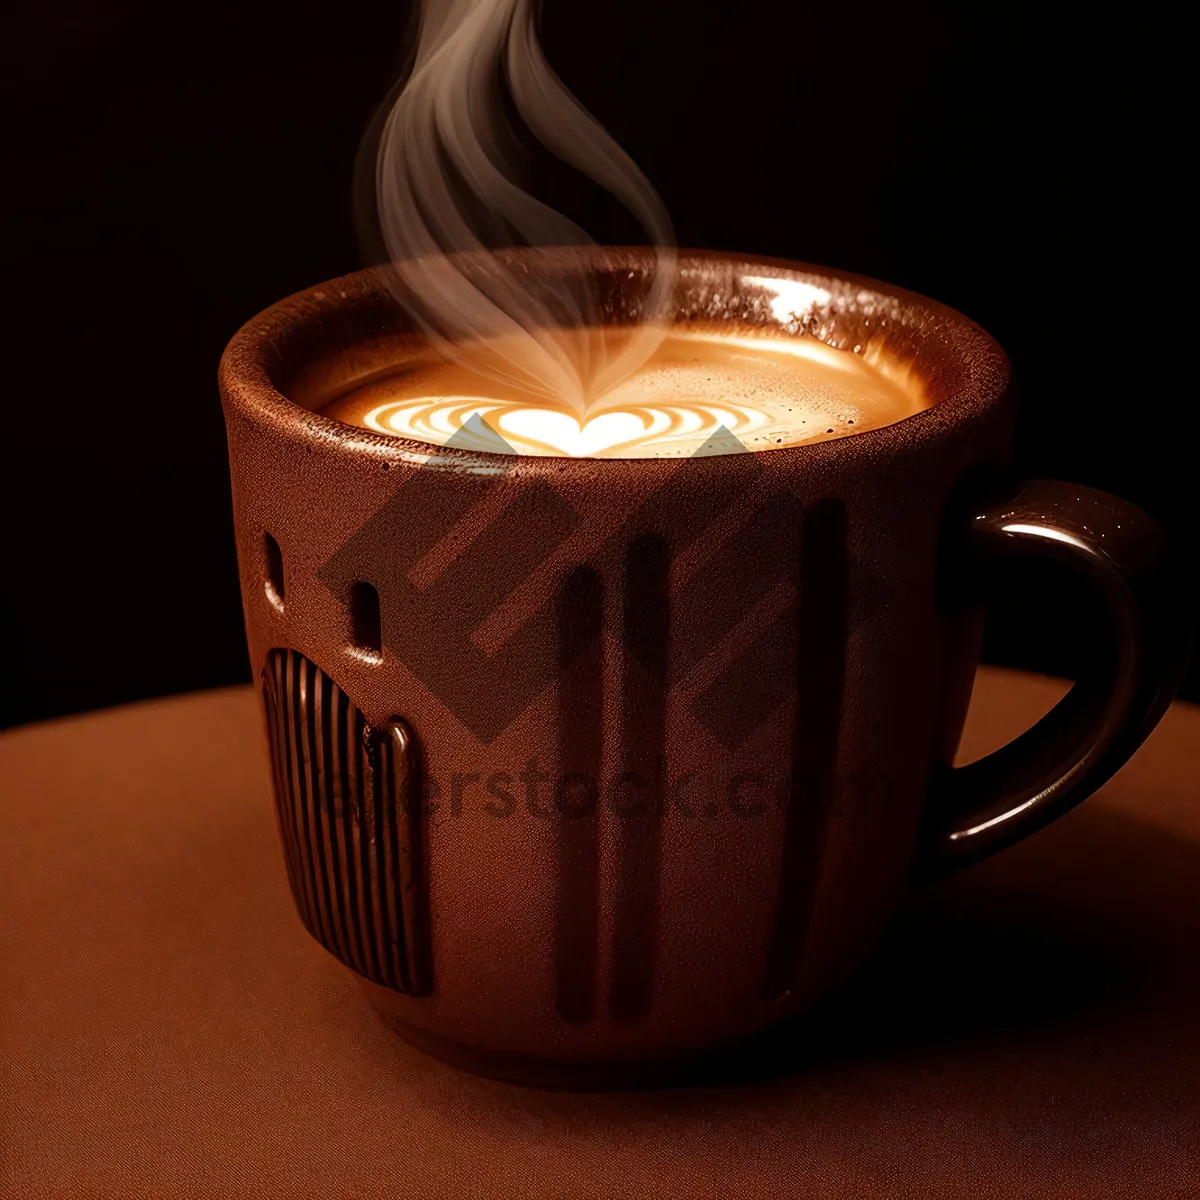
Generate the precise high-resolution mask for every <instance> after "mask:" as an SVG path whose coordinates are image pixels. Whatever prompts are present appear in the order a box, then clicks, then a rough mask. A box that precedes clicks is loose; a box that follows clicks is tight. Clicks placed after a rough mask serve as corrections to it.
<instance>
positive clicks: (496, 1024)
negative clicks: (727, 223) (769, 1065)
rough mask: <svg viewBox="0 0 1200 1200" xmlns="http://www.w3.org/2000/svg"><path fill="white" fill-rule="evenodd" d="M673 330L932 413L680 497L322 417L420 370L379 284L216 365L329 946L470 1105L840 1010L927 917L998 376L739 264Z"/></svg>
mask: <svg viewBox="0 0 1200 1200" xmlns="http://www.w3.org/2000/svg"><path fill="white" fill-rule="evenodd" d="M644 266H645V260H644V258H643V257H642V256H641V255H639V254H638V253H637V252H635V251H627V252H626V251H613V250H605V251H597V252H594V253H593V254H591V255H587V256H583V257H581V258H580V263H579V267H578V269H586V270H588V271H590V272H593V273H599V274H602V275H603V274H604V273H606V272H607V273H609V274H610V275H611V277H612V278H613V279H614V280H618V279H619V278H621V277H622V276H626V275H629V274H630V272H637V271H639V270H642V269H644ZM781 297H782V299H781ZM678 320H679V322H680V323H687V322H695V323H704V324H706V325H711V324H713V323H718V324H719V323H721V322H737V323H738V324H739V326H750V327H752V328H754V329H760V330H761V331H763V332H767V333H771V334H775V335H778V334H783V335H785V336H787V335H789V334H790V335H791V336H796V337H819V338H821V339H822V340H824V341H826V342H828V343H830V344H833V345H837V346H839V347H842V348H844V349H846V350H847V351H848V352H851V353H854V352H858V353H863V354H867V355H872V354H879V355H883V356H886V357H887V358H888V360H889V361H892V362H894V363H898V364H901V366H902V367H903V369H905V370H907V371H910V372H912V374H913V377H914V378H915V379H917V380H919V382H920V386H923V387H924V388H925V389H926V390H927V392H928V395H929V398H930V399H931V400H932V401H933V404H932V406H931V407H930V408H928V409H927V410H925V411H923V412H921V413H919V414H918V415H916V416H913V417H910V418H908V419H906V420H903V421H901V422H898V423H896V424H894V425H891V426H887V427H885V428H883V429H878V430H874V431H870V432H865V433H861V434H856V435H853V436H850V437H845V438H840V439H837V440H833V441H827V442H822V443H818V444H810V445H801V446H796V447H790V448H780V449H777V450H770V451H766V452H759V453H733V454H714V455H711V456H699V457H695V458H691V459H687V460H682V461H670V460H663V459H643V460H629V459H623V460H597V459H567V458H534V457H517V456H512V455H504V454H488V453H481V452H478V451H466V450H453V449H437V448H434V447H430V446H428V445H422V444H418V443H415V442H406V441H403V440H401V439H398V438H391V437H384V436H381V435H376V434H373V433H371V432H368V431H364V430H361V429H355V428H351V427H349V426H345V425H342V424H339V423H338V422H335V421H331V420H328V419H326V418H324V417H322V416H321V415H320V414H319V413H318V412H316V411H313V410H314V409H315V408H316V407H318V406H319V405H320V404H321V403H323V402H325V401H327V400H329V399H331V398H332V397H333V395H335V394H336V392H337V389H338V388H339V387H342V386H345V384H346V383H347V381H352V380H354V379H360V378H362V377H363V376H364V375H366V374H369V373H370V371H372V370H373V369H375V368H376V367H377V366H378V365H379V362H380V361H381V357H386V356H387V355H388V354H390V353H394V338H395V337H397V336H403V334H404V326H403V318H402V316H401V315H400V314H399V313H398V312H397V311H396V310H395V309H394V307H393V305H392V303H391V301H390V300H389V298H388V297H387V294H386V292H385V291H384V290H383V289H381V288H380V287H379V286H378V285H377V283H376V282H375V280H374V279H373V277H372V276H371V275H370V274H369V273H365V272H364V273H362V274H360V275H356V276H350V277H348V278H346V279H343V280H339V281H335V282H333V283H330V284H326V285H324V286H322V287H320V288H316V289H313V290H312V291H309V292H306V293H302V294H301V295H299V296H296V297H292V298H291V299H289V300H287V301H284V302H282V303H281V304H279V305H277V306H275V307H274V308H273V309H270V310H268V311H267V312H266V313H264V314H262V315H260V316H259V317H257V318H255V320H253V321H251V322H250V323H249V324H248V325H247V326H246V327H245V328H244V329H243V330H242V331H241V332H240V333H239V334H238V335H237V337H236V338H235V339H234V341H233V342H232V343H231V345H230V348H229V350H228V351H227V352H226V356H225V359H224V360H223V363H222V373H221V383H222V395H223V399H224V403H225V410H226V419H227V427H228V435H229V453H230V464H231V471H232V478H233V493H234V512H235V521H236V527H237V540H238V555H239V564H240V571H241V582H242V591H243V597H244V603H245V613H246V627H247V635H248V639H249V645H250V652H251V661H252V665H253V669H254V672H255V675H256V677H257V679H258V680H259V685H260V687H261V690H262V695H263V701H264V710H265V714H266V726H267V732H268V738H267V740H268V746H269V751H270V757H271V764H272V776H273V782H274V789H275V803H276V810H277V814H278V818H279V827H280V834H281V842H282V845H283V848H284V859H285V865H286V869H287V872H288V877H289V881H290V884H291V887H292V891H293V894H294V896H295V899H296V902H297V906H298V909H299V911H300V915H301V917H302V919H303V921H304V923H305V925H306V926H307V928H308V929H309V931H310V932H311V933H312V934H313V936H314V937H315V938H317V940H318V941H320V942H321V944H322V945H323V946H325V948H326V949H327V950H329V951H330V952H331V953H332V954H333V955H335V956H336V957H337V958H338V959H339V960H340V961H341V962H342V963H344V964H345V965H346V966H347V967H348V968H350V969H351V970H353V971H354V972H356V974H357V975H358V976H359V977H360V978H361V980H362V981H363V983H364V986H365V987H366V989H367V990H368V992H369V993H370V994H371V997H372V999H373V1001H374V1002H375V1003H376V1005H377V1006H378V1007H379V1008H380V1009H381V1010H383V1011H385V1012H386V1013H387V1014H388V1016H389V1018H390V1019H391V1020H392V1021H393V1022H394V1023H395V1024H396V1026H397V1028H399V1029H400V1031H401V1032H402V1033H404V1034H405V1036H407V1037H409V1038H410V1039H412V1040H414V1041H416V1042H418V1043H419V1044H421V1045H424V1046H426V1047H428V1048H431V1049H433V1050H434V1051H435V1052H437V1053H440V1054H442V1055H443V1056H445V1057H448V1058H452V1059H455V1060H456V1061H459V1062H462V1063H465V1064H466V1065H469V1066H473V1067H475V1068H477V1069H480V1070H484V1071H489V1072H492V1073H499V1074H503V1075H507V1076H510V1077H517V1078H529V1079H537V1080H551V1081H554V1082H560V1083H567V1084H570V1083H572V1082H587V1081H588V1080H589V1079H591V1078H592V1076H593V1075H594V1074H595V1073H596V1072H597V1071H599V1072H601V1073H609V1072H612V1071H614V1070H619V1069H621V1068H625V1067H628V1068H630V1069H631V1070H634V1071H637V1070H640V1069H642V1068H645V1067H652V1066H653V1064H655V1063H659V1062H677V1061H679V1060H680V1059H683V1058H686V1057H687V1056H689V1055H693V1054H695V1053H697V1052H698V1051H701V1050H704V1049H706V1048H709V1047H713V1046H716V1045H720V1044H722V1043H726V1042H729V1041H730V1040H732V1039H738V1038H742V1037H745V1036H747V1035H750V1034H753V1033H755V1032H757V1031H758V1030H760V1029H762V1028H763V1027H765V1026H766V1025H768V1024H770V1023H772V1022H774V1021H776V1020H778V1019H780V1018H783V1017H785V1016H788V1015H790V1014H792V1013H795V1012H796V1011H798V1010H799V1009H801V1008H803V1007H804V1006H806V1005H808V1004H810V1003H811V1002H812V1001H813V1000H814V998H816V997H817V996H819V995H820V994H821V993H823V992H825V991H826V990H827V989H829V988H830V987H832V986H833V985H835V984H836V983H837V982H838V981H839V980H841V979H842V978H844V977H845V975H846V974H847V973H848V972H849V971H851V970H852V969H853V968H854V967H855V965H856V964H857V963H858V962H860V961H861V959H862V958H863V956H864V955H865V954H866V953H867V952H868V951H869V950H870V948H871V946H872V944H873V943H874V942H875V940H876V939H877V938H878V936H879V934H880V932H881V930H882V929H883V927H884V926H885V924H886V922H887V920H888V917H889V915H890V913H891V912H892V910H893V909H894V906H895V904H896V902H897V900H898V898H899V897H900V896H901V895H902V894H903V891H904V889H905V887H906V883H907V878H908V875H909V871H910V866H911V862H912V857H913V852H914V848H915V846H916V840H917V836H918V830H919V827H920V823H921V817H922V809H923V805H924V800H925V795H926V790H927V786H928V782H929V779H930V776H931V773H932V772H933V771H935V770H936V769H937V768H938V767H939V766H940V765H942V764H945V763H947V762H949V760H950V759H951V758H952V756H953V753H954V750H955V747H956V743H957V740H958V736H959V733H960V731H961V727H962V722H963V718H964V715H965V710H966V705H967V701H968V699H969V695H970V687H971V681H972V678H973V675H974V671H975V666H976V663H977V656H978V635H979V614H978V612H975V611H966V612H961V611H955V610H954V608H953V607H952V606H951V605H950V604H949V603H947V600H946V592H945V588H944V587H943V578H944V576H945V573H946V571H947V570H948V569H950V568H952V566H953V561H952V560H953V556H954V547H953V544H952V539H951V540H948V534H947V531H948V529H949V528H950V527H951V526H952V525H953V515H954V512H955V511H956V503H957V498H958V497H960V496H961V495H962V494H963V489H964V488H966V489H970V488H972V487H974V486H976V484H977V482H978V481H979V480H980V479H981V478H985V477H986V476H987V475H988V474H990V473H992V472H996V471H999V470H1001V469H1003V467H1004V465H1005V462H1006V458H1007V455H1008V449H1009V444H1010V438H1011V428H1012V420H1013V402H1012V396H1011V393H1010V389H1009V383H1008V379H1009V377H1008V369H1007V363H1006V361H1005V359H1004V357H1003V355H1002V353H1001V352H1000V350H999V349H998V347H996V345H995V344H994V343H993V342H992V341H991V340H990V339H989V338H988V337H987V335H986V334H984V333H983V332H982V331H980V330H979V329H978V328H977V327H975V326H974V325H972V324H971V323H970V322H969V321H967V320H966V319H965V318H963V317H961V316H959V315H958V314H956V313H953V312H952V311H950V310H948V309H946V308H944V307H942V306H940V305H937V304H934V303H933V302H931V301H928V300H925V299H922V298H920V297H916V296H913V295H911V294H908V293H904V292H901V291H899V290H897V289H893V288H889V287H886V286H884V285H880V284H877V283H873V282H870V281H866V280H861V279H857V278H853V277H848V276H831V275H829V274H828V273H823V272H821V271H818V270H813V269H808V268H804V267H799V266H795V265H790V264H781V263H777V262H769V261H763V260H753V261H748V260H740V259H734V258H730V257H727V256H718V255H692V256H683V258H682V260H681V275H680V288H679V313H678ZM856 347H857V351H856V349H855V348H856Z"/></svg>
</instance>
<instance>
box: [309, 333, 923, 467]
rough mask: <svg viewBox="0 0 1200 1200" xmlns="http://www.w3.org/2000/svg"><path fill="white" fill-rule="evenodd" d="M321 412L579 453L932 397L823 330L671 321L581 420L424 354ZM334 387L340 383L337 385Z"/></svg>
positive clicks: (636, 451)
mask: <svg viewBox="0 0 1200 1200" xmlns="http://www.w3.org/2000/svg"><path fill="white" fill-rule="evenodd" d="M337 391H338V392H339V393H340V394H339V395H337V398H336V399H334V400H333V401H332V402H327V403H325V404H324V405H323V406H322V408H321V411H322V412H323V413H324V414H325V415H326V416H330V417H334V418H335V419H337V420H339V421H343V422H346V423H347V424H351V425H358V426H361V427H362V428H365V429H372V430H375V431H377V432H379V433H385V434H392V435H394V436H397V437H402V438H408V439H412V440H414V441H418V442H426V443H431V444H433V445H445V444H446V443H447V442H452V444H453V445H455V446H463V447H467V448H470V447H472V446H474V447H475V448H479V449H490V450H495V449H504V447H503V446H502V445H501V444H500V443H499V442H498V441H497V439H496V435H497V434H498V435H499V437H500V438H502V439H503V440H504V442H505V443H507V446H508V448H509V450H510V451H511V452H513V453H517V454H537V455H559V456H567V457H572V458H663V457H682V456H688V455H692V454H695V453H696V452H697V451H702V452H704V453H728V452H733V451H737V450H738V449H739V448H742V449H746V450H772V449H778V448H781V447H784V446H793V445H797V444H799V443H802V442H813V441H823V440H828V439H830V438H835V437H845V436H847V435H848V434H853V433H859V432H862V431H864V430H869V429H877V428H879V427H880V426H883V425H890V424H892V423H893V422H895V421H899V420H903V419H904V418H905V417H907V416H911V415H912V414H913V413H916V412H918V411H920V410H921V409H922V408H924V407H926V404H925V401H924V399H923V396H922V395H921V390H920V388H919V387H917V386H916V385H915V384H914V382H913V381H912V380H911V379H909V378H907V377H906V376H905V373H904V372H903V371H901V370H898V369H896V368H895V367H893V366H890V365H889V364H887V363H880V362H869V361H866V360H865V359H864V357H862V356H858V355H855V354H852V353H849V352H847V351H842V350H836V349H833V348H831V347H829V346H827V345H825V344H824V343H822V342H819V341H817V340H815V339H813V338H805V337H801V338H789V337H783V336H764V335H761V334H754V333H751V332H750V331H746V333H745V334H744V335H738V334H732V333H719V334H718V333H694V332H683V331H676V332H673V333H671V334H670V335H669V336H668V337H667V338H666V339H665V340H664V341H663V343H662V345H661V346H660V347H659V348H658V350H657V351H656V352H655V354H654V355H653V357H652V358H651V359H650V360H649V361H648V362H647V363H646V364H645V365H644V366H643V367H641V368H640V369H639V370H638V371H636V372H635V373H634V374H633V375H632V376H630V377H629V378H627V379H626V380H624V381H623V382H622V383H620V384H619V385H618V386H617V387H615V388H613V389H612V390H611V391H609V392H607V393H606V394H605V395H603V396H602V397H600V398H599V399H598V400H597V401H596V403H595V404H594V405H593V406H592V408H591V409H590V410H589V411H588V413H587V414H586V416H584V417H583V418H582V419H581V418H580V417H579V416H578V415H577V414H576V413H575V412H574V411H572V410H570V409H569V408H568V407H566V406H565V405H559V404H556V403H554V402H553V401H552V400H550V399H546V398H542V397H536V396H532V395H530V394H529V393H528V392H526V391H522V390H520V389H518V388H516V387H508V386H506V385H505V384H503V383H498V382H496V381H494V380H492V379H488V378H485V377H483V376H481V375H477V374H475V373H474V372H472V371H471V370H470V369H468V368H466V367H462V366H458V365H454V364H450V363H446V362H443V361H441V360H439V359H436V358H434V357H432V356H431V355H429V354H428V353H426V354H424V355H422V354H421V353H420V352H419V350H413V349H412V348H411V347H410V349H409V351H408V353H407V354H405V355H402V356H400V357H399V358H398V359H395V360H393V363H392V364H391V365H384V366H382V367H379V366H376V367H374V368H372V369H371V370H370V371H368V372H365V373H362V374H360V375H359V376H358V377H357V378H354V379H352V380H348V381H346V382H344V383H343V384H342V385H341V386H340V387H339V388H338V389H337ZM326 394H327V395H328V394H329V393H328V392H326Z"/></svg>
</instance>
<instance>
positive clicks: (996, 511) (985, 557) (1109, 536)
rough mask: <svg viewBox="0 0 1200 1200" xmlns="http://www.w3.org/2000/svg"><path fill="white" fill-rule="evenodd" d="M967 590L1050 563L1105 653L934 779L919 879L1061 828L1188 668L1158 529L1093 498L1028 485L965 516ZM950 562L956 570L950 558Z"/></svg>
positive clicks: (1188, 630)
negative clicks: (986, 748)
mask: <svg viewBox="0 0 1200 1200" xmlns="http://www.w3.org/2000/svg"><path fill="white" fill-rule="evenodd" d="M966 538H967V545H966V556H967V563H968V573H969V580H970V582H969V585H968V586H969V587H970V588H971V590H972V591H973V592H975V594H976V595H978V594H979V592H980V591H982V593H983V594H984V595H985V596H986V594H987V592H988V591H989V590H991V588H992V585H994V581H995V580H996V578H997V577H998V574H999V573H1000V572H1003V571H1005V570H1008V569H1010V568H1011V567H1012V566H1013V565H1014V564H1017V563H1021V564H1031V563H1033V564H1036V563H1039V562H1041V563H1045V562H1056V563H1059V564H1063V565H1065V566H1066V567H1067V568H1068V569H1070V570H1071V571H1073V572H1074V573H1075V574H1077V575H1079V576H1081V577H1082V578H1083V579H1085V580H1086V581H1087V582H1088V584H1089V585H1090V586H1091V587H1092V588H1093V589H1095V590H1096V591H1097V592H1098V594H1099V596H1100V598H1101V600H1102V601H1103V604H1104V608H1105V609H1106V611H1107V613H1108V615H1109V617H1110V619H1111V623H1112V628H1111V638H1112V649H1113V650H1114V651H1115V653H1112V654H1109V655H1104V654H1101V655H1099V656H1096V658H1095V659H1093V658H1091V657H1090V656H1089V661H1088V664H1087V667H1086V669H1085V670H1084V671H1083V672H1082V673H1081V678H1080V679H1079V680H1078V681H1077V682H1076V683H1075V685H1074V686H1073V687H1072V688H1071V690H1070V691H1069V692H1068V693H1067V694H1066V695H1065V696H1064V697H1063V698H1062V700H1060V701H1059V703H1058V704H1057V705H1055V707H1054V708H1053V709H1051V710H1050V712H1048V713H1047V714H1046V715H1045V716H1044V717H1042V719H1041V720H1040V721H1038V722H1037V723H1036V724H1035V725H1034V726H1033V727H1032V728H1031V729H1029V730H1027V731H1026V732H1025V733H1023V734H1022V735H1021V736H1020V737H1019V738H1017V739H1016V740H1015V741H1012V742H1010V743H1009V744H1008V745H1006V746H1004V747H1002V748H1001V749H999V750H997V751H995V752H994V753H992V754H989V755H987V756H986V757H985V758H981V759H980V760H979V761H978V762H973V763H971V764H970V765H968V766H965V767H953V768H940V770H939V773H938V774H937V775H936V776H935V779H934V780H933V786H932V789H931V794H930V799H929V803H928V806H927V808H926V820H925V827H924V830H923V838H922V844H921V848H920V850H919V852H918V857H917V870H918V873H920V874H924V875H942V874H946V873H948V872H950V871H956V870H959V869H960V868H962V867H966V866H970V865H971V864H972V863H976V862H979V861H980V860H981V859H983V858H987V857H988V856H989V855H992V854H995V853H996V852H997V851H998V850H1003V849H1005V848H1006V847H1008V846H1011V845H1012V844H1013V843H1014V842H1018V841H1020V840H1021V839H1022V838H1025V837H1028V836H1029V835H1030V834H1031V833H1035V832H1037V830H1039V829H1041V828H1043V827H1044V826H1046V825H1048V824H1049V823H1050V822H1051V821H1053V820H1055V819H1056V818H1058V817H1061V816H1062V815H1063V813H1065V812H1068V811H1069V810H1070V809H1072V808H1074V807H1075V805H1077V804H1078V803H1080V801H1082V800H1084V799H1086V798H1087V797H1088V796H1090V795H1091V794H1092V792H1094V791H1095V790H1096V789H1097V788H1099V787H1100V786H1101V785H1102V784H1103V783H1105V782H1106V781H1107V780H1108V779H1109V778H1110V777H1111V776H1112V775H1113V774H1114V773H1115V772H1116V771H1117V770H1118V769H1119V768H1120V767H1121V766H1123V765H1124V763H1125V762H1126V761H1127V760H1128V759H1129V758H1130V756H1131V755H1132V754H1133V753H1134V751H1136V750H1137V748H1138V747H1139V746H1140V745H1141V744H1142V742H1143V741H1145V740H1146V738H1147V736H1148V735H1149V734H1150V731H1151V730H1152V729H1153V728H1154V726H1155V725H1156V724H1157V723H1158V720H1159V718H1160V717H1161V716H1162V715H1163V713H1164V712H1165V711H1166V709H1167V706H1168V705H1169V704H1170V702H1171V698H1172V696H1173V695H1174V693H1175V689H1176V688H1177V687H1178V686H1179V682H1180V680H1181V678H1182V676H1183V672H1184V669H1185V667H1186V665H1187V660H1188V651H1189V647H1190V642H1191V635H1192V629H1193V624H1194V613H1193V608H1192V605H1191V603H1190V600H1191V597H1190V593H1191V588H1190V587H1189V586H1187V583H1188V581H1187V580H1186V579H1185V577H1184V573H1183V571H1182V570H1181V568H1180V564H1179V563H1178V562H1177V561H1175V560H1174V559H1173V557H1172V555H1171V554H1170V552H1169V550H1168V546H1167V539H1166V536H1165V535H1164V533H1163V531H1162V529H1161V528H1160V527H1159V525H1158V524H1156V523H1155V522H1154V521H1153V520H1152V519H1151V518H1150V517H1148V516H1147V515H1146V514H1145V513H1144V512H1142V511H1141V509H1138V508H1135V507H1134V506H1133V505H1132V504H1128V503H1126V502H1125V501H1124V500H1119V499H1117V498H1116V497H1115V496H1110V495H1108V494H1107V493H1106V492H1100V491H1096V490H1094V489H1092V488H1085V487H1079V486H1075V485H1073V484H1065V483H1056V482H1053V481H1049V480H1036V481H1033V482H1030V483H1025V484H1022V485H1021V486H1020V487H1019V488H1018V489H1017V491H1016V494H1015V495H1014V496H1012V498H1011V499H1008V500H1005V501H1003V502H1001V503H997V504H992V505H990V506H988V507H986V508H983V509H981V510H977V511H976V512H975V515H974V517H973V519H971V520H970V523H969V527H968V531H967V535H966ZM960 561H961V560H960Z"/></svg>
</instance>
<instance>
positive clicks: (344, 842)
mask: <svg viewBox="0 0 1200 1200" xmlns="http://www.w3.org/2000/svg"><path fill="white" fill-rule="evenodd" d="M330 690H331V692H332V693H333V695H332V699H331V703H330V714H329V720H328V722H327V728H328V734H327V735H328V738H329V750H328V754H329V758H328V762H329V781H330V787H331V789H332V799H333V812H334V815H335V816H336V818H337V820H336V821H335V822H334V824H333V826H332V827H331V830H332V841H333V846H332V849H333V874H334V879H335V880H336V882H337V897H338V920H339V921H340V922H341V924H342V939H343V942H344V943H345V947H346V958H345V960H344V961H345V962H347V963H348V964H349V965H350V966H352V967H353V968H354V969H355V970H356V971H358V972H360V973H361V972H362V969H363V968H362V962H363V958H362V930H361V929H360V928H359V924H358V912H357V910H356V908H355V896H354V883H355V880H354V875H353V873H352V872H353V868H352V863H353V861H354V858H353V855H352V854H351V852H350V841H351V839H352V837H353V827H354V823H355V822H356V821H357V819H358V814H357V812H356V811H355V809H354V805H353V804H352V803H350V800H349V788H348V786H347V779H348V775H347V771H346V745H347V740H346V719H347V715H348V712H349V709H350V702H349V700H348V699H347V697H346V693H345V692H343V691H342V689H341V688H339V687H337V686H335V685H332V681H331V689H330ZM350 744H351V745H353V743H350Z"/></svg>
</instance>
